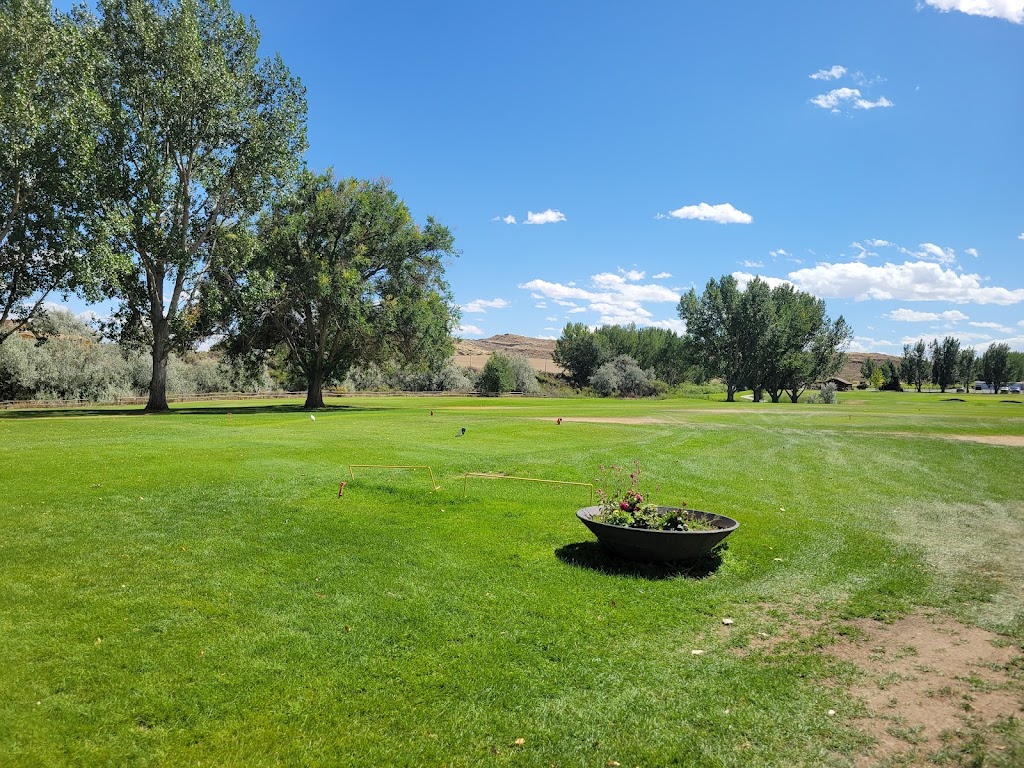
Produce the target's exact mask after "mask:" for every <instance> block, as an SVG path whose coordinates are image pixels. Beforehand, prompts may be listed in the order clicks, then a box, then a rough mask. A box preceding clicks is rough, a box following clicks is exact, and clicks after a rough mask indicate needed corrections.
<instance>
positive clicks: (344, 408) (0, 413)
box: [0, 403, 386, 419]
mask: <svg viewBox="0 0 1024 768" xmlns="http://www.w3.org/2000/svg"><path fill="white" fill-rule="evenodd" d="M383 410H386V409H385V408H382V407H379V406H373V407H369V406H364V405H327V406H324V407H323V408H317V409H316V410H314V411H308V410H306V409H305V408H303V407H302V405H300V404H297V403H278V404H269V403H259V404H253V405H250V404H248V403H240V404H235V405H211V406H202V405H181V406H174V405H173V404H172V406H171V410H170V411H165V412H163V413H147V412H146V411H145V410H144V409H143V406H141V405H132V406H121V407H117V406H113V407H110V408H96V407H92V408H90V407H83V408H25V409H23V410H6V409H5V410H0V419H52V418H55V417H60V418H70V417H75V416H176V415H178V414H186V415H191V416H247V415H250V414H258V413H302V414H314V415H320V414H330V413H359V412H367V411H383Z"/></svg>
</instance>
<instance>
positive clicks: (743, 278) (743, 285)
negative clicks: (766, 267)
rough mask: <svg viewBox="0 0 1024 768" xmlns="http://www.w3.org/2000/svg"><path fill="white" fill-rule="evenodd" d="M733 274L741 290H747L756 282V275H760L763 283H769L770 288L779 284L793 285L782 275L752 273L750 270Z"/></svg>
mask: <svg viewBox="0 0 1024 768" xmlns="http://www.w3.org/2000/svg"><path fill="white" fill-rule="evenodd" d="M732 276H733V277H735V278H736V283H737V285H738V286H739V289H740V290H741V291H745V290H746V289H747V286H748V285H750V283H752V282H754V278H755V277H760V278H761V282H762V283H767V284H768V287H769V288H775V287H776V286H779V285H786V284H787V283H788V284H789V285H792V283H790V282H789V280H783V279H782V278H781V277H767V276H765V275H752V274H751V273H750V272H733V273H732Z"/></svg>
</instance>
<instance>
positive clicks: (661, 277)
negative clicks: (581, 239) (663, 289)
mask: <svg viewBox="0 0 1024 768" xmlns="http://www.w3.org/2000/svg"><path fill="white" fill-rule="evenodd" d="M1021 239H1024V235H1021ZM670 277H672V273H671V272H659V273H658V274H656V275H654V277H652V278H651V279H652V280H667V279H668V278H670Z"/></svg>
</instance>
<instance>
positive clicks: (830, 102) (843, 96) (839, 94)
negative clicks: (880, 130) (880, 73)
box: [811, 88, 893, 112]
mask: <svg viewBox="0 0 1024 768" xmlns="http://www.w3.org/2000/svg"><path fill="white" fill-rule="evenodd" d="M811 104H813V105H814V106H816V107H821V108H822V109H830V110H832V111H833V112H841V111H842V108H843V107H846V106H851V105H852V106H853V108H854V109H875V108H876V107H891V106H893V103H892V102H891V101H889V100H888V99H887V98H885V96H882V97H880V98H879V99H878V100H877V101H870V100H869V99H866V98H864V97H863V96H862V95H861V92H860V89H859V88H834V89H832V90H831V91H829V92H828V93H822V94H819V95H818V96H815V97H814V98H813V99H811Z"/></svg>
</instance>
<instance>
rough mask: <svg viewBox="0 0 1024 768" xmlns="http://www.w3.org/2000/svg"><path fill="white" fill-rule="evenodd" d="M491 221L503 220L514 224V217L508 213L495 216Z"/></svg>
mask: <svg viewBox="0 0 1024 768" xmlns="http://www.w3.org/2000/svg"><path fill="white" fill-rule="evenodd" d="M491 221H503V222H505V223H506V224H515V223H516V217H515V216H513V215H512V214H511V213H510V214H509V215H508V216H495V217H494V218H493V219H491Z"/></svg>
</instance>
